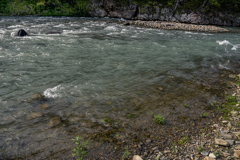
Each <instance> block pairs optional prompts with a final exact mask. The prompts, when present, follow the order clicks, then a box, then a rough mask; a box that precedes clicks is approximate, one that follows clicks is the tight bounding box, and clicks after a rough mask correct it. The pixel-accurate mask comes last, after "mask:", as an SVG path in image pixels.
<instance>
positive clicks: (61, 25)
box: [53, 24, 65, 28]
mask: <svg viewBox="0 0 240 160" xmlns="http://www.w3.org/2000/svg"><path fill="white" fill-rule="evenodd" d="M53 27H58V28H64V27H65V25H64V24H59V25H56V26H53Z"/></svg>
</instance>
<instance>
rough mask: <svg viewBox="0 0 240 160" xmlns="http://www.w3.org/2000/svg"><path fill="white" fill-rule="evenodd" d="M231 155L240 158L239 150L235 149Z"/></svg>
mask: <svg viewBox="0 0 240 160" xmlns="http://www.w3.org/2000/svg"><path fill="white" fill-rule="evenodd" d="M233 156H234V157H236V158H240V150H237V151H235V152H234V154H233Z"/></svg>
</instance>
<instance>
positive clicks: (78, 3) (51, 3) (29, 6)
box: [0, 0, 240, 16]
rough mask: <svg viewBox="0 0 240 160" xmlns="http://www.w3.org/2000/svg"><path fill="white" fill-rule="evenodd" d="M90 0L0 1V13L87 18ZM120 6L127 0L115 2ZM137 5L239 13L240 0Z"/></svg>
mask: <svg viewBox="0 0 240 160" xmlns="http://www.w3.org/2000/svg"><path fill="white" fill-rule="evenodd" d="M90 1H91V0H0V13H2V14H6V15H44V16H48V15H55V16H57V15H59V16H61V15H65V16H87V12H86V11H87V9H88V8H87V4H88V3H90ZM116 1H119V2H120V3H121V4H125V3H129V0H116ZM132 1H134V2H136V3H137V4H138V5H145V4H148V5H150V6H152V7H154V6H156V5H157V4H162V5H163V6H168V7H172V8H174V10H176V9H184V10H200V11H203V12H209V11H213V10H217V11H231V12H240V0H132Z"/></svg>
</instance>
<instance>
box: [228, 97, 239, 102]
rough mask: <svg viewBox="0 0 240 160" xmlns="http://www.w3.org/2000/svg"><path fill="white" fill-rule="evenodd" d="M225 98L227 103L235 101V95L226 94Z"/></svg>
mask: <svg viewBox="0 0 240 160" xmlns="http://www.w3.org/2000/svg"><path fill="white" fill-rule="evenodd" d="M226 100H227V102H228V103H232V102H237V99H236V96H227V97H226Z"/></svg>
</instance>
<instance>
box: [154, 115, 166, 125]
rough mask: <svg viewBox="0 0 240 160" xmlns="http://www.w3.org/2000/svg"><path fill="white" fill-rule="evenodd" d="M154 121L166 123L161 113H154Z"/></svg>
mask: <svg viewBox="0 0 240 160" xmlns="http://www.w3.org/2000/svg"><path fill="white" fill-rule="evenodd" d="M153 118H154V122H155V123H157V124H165V118H163V117H162V116H161V115H158V114H157V115H154V117H153Z"/></svg>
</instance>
